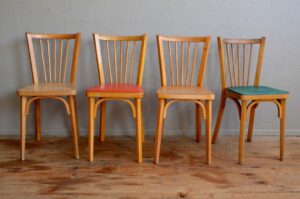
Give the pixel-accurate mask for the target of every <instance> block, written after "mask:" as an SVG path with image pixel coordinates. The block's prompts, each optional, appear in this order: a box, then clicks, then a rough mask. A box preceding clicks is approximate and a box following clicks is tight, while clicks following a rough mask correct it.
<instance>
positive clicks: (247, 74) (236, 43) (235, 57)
mask: <svg viewBox="0 0 300 199" xmlns="http://www.w3.org/2000/svg"><path fill="white" fill-rule="evenodd" d="M218 47H219V61H220V69H221V83H222V96H221V103H220V109H219V114H218V118H217V121H216V126H215V131H214V136H213V143H215V142H216V140H217V137H218V134H219V129H220V125H221V121H222V115H223V111H224V108H225V104H226V100H227V98H228V99H231V100H232V101H233V102H234V103H235V104H236V106H237V108H238V113H239V117H240V141H239V142H240V144H239V163H240V164H242V163H243V159H244V139H245V138H244V128H245V122H246V118H247V115H248V114H250V119H249V126H248V137H247V140H248V141H249V142H251V139H252V133H253V125H254V116H255V110H256V108H257V106H258V104H259V103H261V102H272V103H274V104H275V105H276V106H277V108H278V116H279V118H280V160H282V159H283V151H284V129H285V103H286V99H287V97H288V94H289V92H287V91H283V90H278V89H274V88H270V87H266V86H260V85H259V80H260V73H261V66H262V61H263V56H264V47H265V38H264V37H262V38H260V39H223V38H221V37H218ZM255 48H256V52H257V53H255ZM255 55H256V56H255ZM255 59H257V62H254V61H253V60H255ZM253 64H256V66H255V65H254V66H253ZM228 76H229V78H228ZM248 101H250V103H249V104H248Z"/></svg>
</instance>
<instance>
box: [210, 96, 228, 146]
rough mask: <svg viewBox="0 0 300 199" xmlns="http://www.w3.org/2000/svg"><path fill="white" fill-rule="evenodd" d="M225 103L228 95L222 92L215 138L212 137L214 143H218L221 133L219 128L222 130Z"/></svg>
mask: <svg viewBox="0 0 300 199" xmlns="http://www.w3.org/2000/svg"><path fill="white" fill-rule="evenodd" d="M225 104H226V96H225V94H224V93H222V96H221V103H220V108H219V113H218V118H217V121H216V126H215V131H214V135H213V139H212V143H213V144H215V143H216V141H217V138H218V135H219V130H220V126H221V122H222V116H223V112H224V109H225Z"/></svg>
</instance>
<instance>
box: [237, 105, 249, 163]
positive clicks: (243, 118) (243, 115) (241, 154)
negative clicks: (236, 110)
mask: <svg viewBox="0 0 300 199" xmlns="http://www.w3.org/2000/svg"><path fill="white" fill-rule="evenodd" d="M246 110H247V101H246V100H242V103H241V120H240V145H239V164H243V160H244V143H245V138H244V131H245V122H246Z"/></svg>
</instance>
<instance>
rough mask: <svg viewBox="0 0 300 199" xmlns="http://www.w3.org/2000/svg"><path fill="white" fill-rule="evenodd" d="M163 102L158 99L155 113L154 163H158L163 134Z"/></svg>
mask: <svg viewBox="0 0 300 199" xmlns="http://www.w3.org/2000/svg"><path fill="white" fill-rule="evenodd" d="M165 103H166V102H165V100H164V99H159V105H158V111H157V123H156V134H155V146H154V163H155V164H157V163H158V162H159V154H160V145H161V137H162V133H163V126H164V109H165Z"/></svg>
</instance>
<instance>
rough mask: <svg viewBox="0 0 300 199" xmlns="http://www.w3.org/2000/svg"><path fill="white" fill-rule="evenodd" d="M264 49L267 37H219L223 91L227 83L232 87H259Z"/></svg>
mask: <svg viewBox="0 0 300 199" xmlns="http://www.w3.org/2000/svg"><path fill="white" fill-rule="evenodd" d="M264 47H265V37H262V38H260V39H223V38H221V37H218V48H219V62H220V67H221V81H222V89H225V88H226V87H227V83H228V85H230V86H250V85H254V86H258V85H259V79H260V72H261V66H262V61H263V56H264ZM255 60H257V62H255ZM255 64H256V66H255ZM252 65H254V66H252ZM228 76H229V78H227V77H228ZM252 82H253V83H252Z"/></svg>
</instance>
